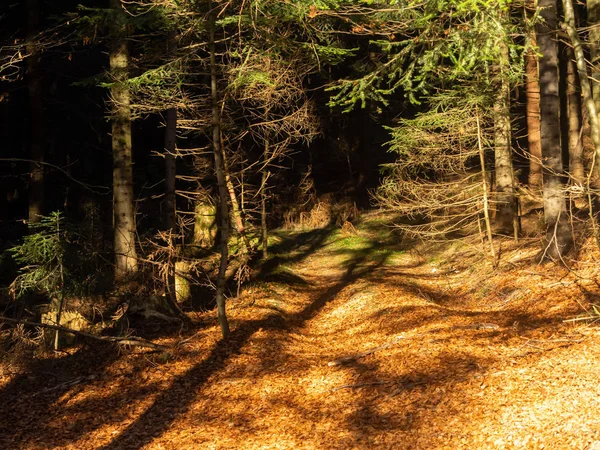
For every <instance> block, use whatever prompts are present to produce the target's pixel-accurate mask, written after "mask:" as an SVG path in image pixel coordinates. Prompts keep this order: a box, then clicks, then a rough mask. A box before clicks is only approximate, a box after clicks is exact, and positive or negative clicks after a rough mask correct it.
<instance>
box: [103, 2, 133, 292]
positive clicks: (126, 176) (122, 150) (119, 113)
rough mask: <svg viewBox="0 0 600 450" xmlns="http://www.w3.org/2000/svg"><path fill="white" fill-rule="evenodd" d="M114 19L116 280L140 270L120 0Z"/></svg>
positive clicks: (112, 4)
mask: <svg viewBox="0 0 600 450" xmlns="http://www.w3.org/2000/svg"><path fill="white" fill-rule="evenodd" d="M110 7H111V9H112V10H113V13H114V18H113V20H112V21H111V42H110V73H111V77H112V85H111V88H110V94H111V101H112V117H111V122H112V150H113V212H114V251H115V280H117V281H120V280H123V279H124V278H126V277H127V276H130V275H132V274H134V273H136V272H137V253H136V248H135V212H134V205H133V168H132V147H131V106H130V102H131V99H130V92H129V88H128V87H127V85H126V84H125V81H126V80H127V78H128V72H129V49H128V45H127V23H126V21H127V17H126V16H125V12H124V11H123V7H122V5H121V1H120V0H110Z"/></svg>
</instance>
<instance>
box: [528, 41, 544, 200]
mask: <svg viewBox="0 0 600 450" xmlns="http://www.w3.org/2000/svg"><path fill="white" fill-rule="evenodd" d="M532 41H533V42H532V45H533V46H534V47H535V37H532ZM525 94H526V102H527V106H526V116H527V143H528V149H529V179H528V182H529V186H530V187H532V188H539V187H541V186H542V144H541V137H540V79H539V73H538V56H537V54H536V52H535V51H534V50H532V49H530V50H529V51H528V52H527V54H526V55H525Z"/></svg>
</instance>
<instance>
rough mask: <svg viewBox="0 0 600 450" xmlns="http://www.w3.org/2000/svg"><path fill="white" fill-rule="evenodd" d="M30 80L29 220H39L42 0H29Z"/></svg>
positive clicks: (42, 130)
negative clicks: (40, 30) (39, 41)
mask: <svg viewBox="0 0 600 450" xmlns="http://www.w3.org/2000/svg"><path fill="white" fill-rule="evenodd" d="M26 6H27V54H28V56H27V59H26V81H27V90H28V91H29V104H30V107H31V115H30V118H31V127H30V134H31V147H30V152H31V153H30V159H31V161H32V163H31V173H30V178H29V220H28V221H29V223H36V222H39V221H40V219H41V216H42V215H43V214H44V164H43V163H44V157H45V142H46V140H45V132H46V130H45V128H46V126H45V117H44V100H43V96H42V95H43V92H42V73H41V70H40V58H41V51H40V50H41V49H40V46H39V44H38V43H37V42H36V35H37V34H38V32H39V27H40V2H39V0H27V2H26Z"/></svg>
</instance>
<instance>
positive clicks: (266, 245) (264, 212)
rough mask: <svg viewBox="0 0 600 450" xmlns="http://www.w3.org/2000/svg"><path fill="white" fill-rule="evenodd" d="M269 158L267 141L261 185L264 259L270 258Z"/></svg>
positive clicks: (261, 226) (267, 143)
mask: <svg viewBox="0 0 600 450" xmlns="http://www.w3.org/2000/svg"><path fill="white" fill-rule="evenodd" d="M269 157H270V156H269V141H268V139H266V140H265V148H264V153H263V160H264V166H263V168H262V180H261V183H260V234H261V245H262V257H263V259H267V258H268V257H269V227H268V224H267V183H268V181H269V171H268V170H267V162H268V161H269Z"/></svg>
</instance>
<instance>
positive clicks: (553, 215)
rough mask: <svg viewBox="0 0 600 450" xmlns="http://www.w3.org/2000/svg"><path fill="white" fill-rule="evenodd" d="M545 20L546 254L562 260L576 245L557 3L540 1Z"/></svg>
mask: <svg viewBox="0 0 600 450" xmlns="http://www.w3.org/2000/svg"><path fill="white" fill-rule="evenodd" d="M539 7H540V15H541V18H542V20H541V21H540V22H539V23H538V24H537V25H536V32H537V43H538V46H539V50H540V53H541V54H542V55H543V56H542V57H540V61H539V65H540V69H539V70H540V129H541V137H542V156H543V160H544V187H543V196H544V218H545V222H546V251H545V255H546V256H547V257H549V258H552V259H557V258H561V257H562V256H563V255H565V254H566V253H567V252H568V251H569V250H570V248H571V246H572V237H571V230H570V228H569V225H568V217H567V210H566V202H565V197H564V192H563V181H564V177H563V173H564V168H563V158H562V147H561V136H560V126H558V124H559V123H560V96H559V67H558V42H557V25H558V17H557V14H558V13H557V2H556V0H540V2H539Z"/></svg>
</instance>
